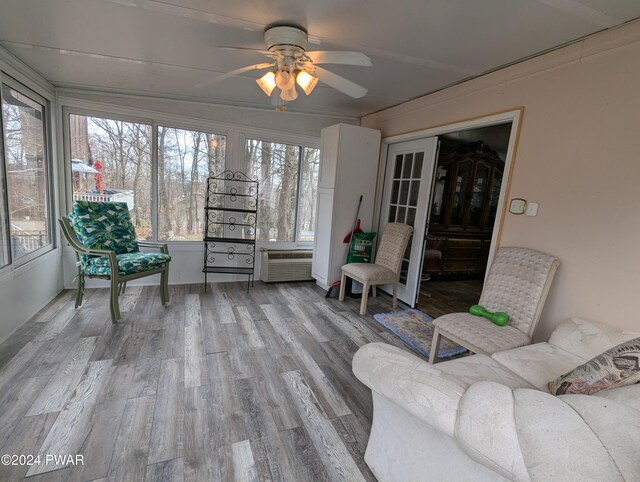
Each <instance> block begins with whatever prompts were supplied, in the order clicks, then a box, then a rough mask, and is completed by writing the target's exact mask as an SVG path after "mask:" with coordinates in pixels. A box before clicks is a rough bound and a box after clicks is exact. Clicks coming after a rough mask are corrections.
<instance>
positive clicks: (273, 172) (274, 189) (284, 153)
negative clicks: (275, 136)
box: [245, 139, 301, 242]
mask: <svg viewBox="0 0 640 482" xmlns="http://www.w3.org/2000/svg"><path fill="white" fill-rule="evenodd" d="M300 150H301V149H300V147H299V146H292V145H287V144H280V143H277V142H267V141H259V140H255V139H247V141H246V144H245V159H246V162H247V173H248V175H249V176H250V177H252V178H253V177H255V178H257V179H258V182H259V183H260V185H259V188H258V194H259V199H258V229H257V238H258V240H260V241H276V242H293V241H295V239H294V238H295V225H296V207H297V206H296V204H297V194H298V168H299V165H300Z"/></svg>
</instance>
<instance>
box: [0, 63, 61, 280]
mask: <svg viewBox="0 0 640 482" xmlns="http://www.w3.org/2000/svg"><path fill="white" fill-rule="evenodd" d="M2 85H6V86H8V87H9V88H11V89H13V90H16V91H17V92H19V93H20V94H22V95H24V96H25V97H27V98H29V99H30V100H32V101H33V102H35V103H37V104H39V105H40V106H42V133H43V136H44V139H43V144H42V145H43V149H44V157H45V162H44V169H45V204H46V206H45V213H46V216H47V223H46V229H47V237H48V242H47V244H45V245H43V246H41V247H40V248H38V249H34V250H33V251H31V252H29V253H27V254H25V255H23V256H20V257H17V258H16V257H14V255H13V252H12V249H11V242H9V250H8V252H9V262H8V263H7V264H5V265H4V266H1V267H0V273H4V272H7V271H10V270H14V269H17V268H20V267H22V266H24V265H26V264H27V263H29V262H31V261H33V260H34V259H36V258H39V257H40V256H43V255H44V254H46V253H49V252H50V251H53V250H54V249H56V247H57V230H56V229H55V212H56V210H55V201H56V196H55V191H54V185H55V182H54V177H55V175H54V169H53V158H52V154H53V148H52V132H53V129H52V124H51V112H52V110H53V107H52V102H51V101H50V100H49V99H47V98H46V97H44V96H42V95H41V94H39V93H38V92H36V91H35V90H34V89H32V88H30V87H28V86H27V85H25V84H23V83H22V82H20V81H18V80H16V79H15V78H13V77H12V76H11V75H9V74H7V73H5V72H4V71H2V70H0V87H1V86H2ZM1 102H2V95H0V103H1ZM0 108H1V106H0ZM0 115H1V114H0ZM0 149H2V161H1V162H0V169H2V173H3V183H4V186H3V188H4V193H5V194H4V202H5V206H6V209H7V212H6V213H5V214H6V217H7V221H8V223H7V224H6V225H5V226H0V229H3V230H4V231H5V233H6V235H7V236H8V237H7V239H8V240H9V241H10V240H11V216H10V213H9V184H8V176H7V151H6V143H5V136H4V121H3V120H2V119H0Z"/></svg>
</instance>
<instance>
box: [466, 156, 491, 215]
mask: <svg viewBox="0 0 640 482" xmlns="http://www.w3.org/2000/svg"><path fill="white" fill-rule="evenodd" d="M488 178H489V167H488V166H485V165H484V164H478V167H477V168H476V177H475V179H474V180H473V185H472V186H471V202H470V205H469V221H468V222H467V226H480V218H481V217H482V203H483V201H484V195H485V189H486V187H487V181H488Z"/></svg>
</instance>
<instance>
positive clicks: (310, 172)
mask: <svg viewBox="0 0 640 482" xmlns="http://www.w3.org/2000/svg"><path fill="white" fill-rule="evenodd" d="M319 170H320V149H315V148H312V147H305V148H304V149H302V162H301V166H300V195H299V202H298V236H297V238H298V239H297V240H298V241H313V237H314V233H315V222H316V198H317V195H318V172H319Z"/></svg>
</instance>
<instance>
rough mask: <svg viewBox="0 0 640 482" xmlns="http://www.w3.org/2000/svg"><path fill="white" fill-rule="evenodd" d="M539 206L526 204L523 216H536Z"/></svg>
mask: <svg viewBox="0 0 640 482" xmlns="http://www.w3.org/2000/svg"><path fill="white" fill-rule="evenodd" d="M539 206H540V205H539V204H538V203H527V210H526V212H525V214H526V215H527V216H536V215H537V214H538V207H539Z"/></svg>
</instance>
